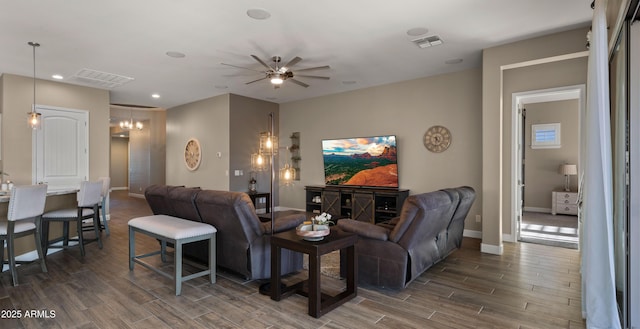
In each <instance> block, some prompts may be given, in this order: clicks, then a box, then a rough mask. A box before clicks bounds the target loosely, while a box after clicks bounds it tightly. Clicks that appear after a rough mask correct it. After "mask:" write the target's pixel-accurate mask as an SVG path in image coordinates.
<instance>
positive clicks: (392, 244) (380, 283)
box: [337, 186, 475, 290]
mask: <svg viewBox="0 0 640 329" xmlns="http://www.w3.org/2000/svg"><path fill="white" fill-rule="evenodd" d="M474 200H475V191H474V190H473V188H471V187H468V186H463V187H458V188H450V189H445V190H440V191H435V192H429V193H423V194H416V195H411V196H409V197H408V198H407V199H406V201H405V202H404V205H403V207H402V211H401V213H400V216H399V217H396V218H394V219H392V220H391V221H389V222H387V223H380V224H378V225H374V224H371V223H366V222H358V221H355V220H351V219H341V220H339V221H338V224H337V225H338V228H339V229H341V230H344V231H348V232H354V233H356V234H358V242H357V243H356V251H357V254H358V282H359V284H361V285H365V286H366V285H370V286H377V287H381V288H389V289H394V290H399V289H403V288H405V287H406V286H407V285H408V284H409V283H410V282H411V281H413V280H414V279H415V278H417V277H418V276H419V275H420V274H422V272H424V271H426V270H427V269H428V268H429V267H431V266H432V265H434V264H436V263H437V262H439V261H440V260H442V259H444V258H445V257H447V256H448V255H449V254H450V253H451V252H452V251H454V250H455V249H457V248H460V244H461V242H462V233H463V230H464V220H465V218H466V217H467V214H468V213H469V209H470V208H471V205H472V204H473V201H474ZM342 256H343V257H342V258H344V255H342ZM341 261H344V259H341Z"/></svg>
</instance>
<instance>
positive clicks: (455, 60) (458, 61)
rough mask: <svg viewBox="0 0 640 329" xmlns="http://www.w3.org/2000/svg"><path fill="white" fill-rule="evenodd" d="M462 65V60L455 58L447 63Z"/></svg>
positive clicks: (446, 62)
mask: <svg viewBox="0 0 640 329" xmlns="http://www.w3.org/2000/svg"><path fill="white" fill-rule="evenodd" d="M460 63H462V58H453V59H449V60H446V61H445V64H460Z"/></svg>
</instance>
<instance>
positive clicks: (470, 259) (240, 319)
mask: <svg viewBox="0 0 640 329" xmlns="http://www.w3.org/2000/svg"><path fill="white" fill-rule="evenodd" d="M149 213H150V211H149V208H148V207H147V205H146V202H145V201H144V200H142V199H136V198H128V197H126V193H124V192H122V191H118V192H113V193H112V200H111V221H110V223H111V225H110V227H111V236H109V237H104V249H102V250H99V249H98V247H97V245H96V244H95V243H94V244H90V245H88V246H87V255H86V257H84V258H81V257H80V255H79V251H78V250H75V249H71V250H65V251H62V252H58V253H55V254H52V255H49V256H48V257H47V265H48V267H49V273H46V274H44V273H40V272H39V266H38V265H37V264H30V265H25V266H23V267H22V268H20V269H19V276H20V280H21V282H22V284H21V285H19V286H17V287H12V286H11V276H10V275H9V273H8V272H4V273H3V274H2V275H1V276H0V311H2V314H0V315H4V316H5V318H1V319H0V328H154V329H160V328H187V327H188V328H372V327H378V328H584V327H585V323H584V321H583V320H582V318H581V312H580V273H579V251H577V250H571V249H565V248H554V247H549V246H543V245H535V244H527V243H519V244H510V243H505V245H504V249H505V252H504V254H503V255H501V256H496V255H489V254H482V253H480V252H479V245H480V241H479V240H476V239H465V241H464V244H463V248H462V249H460V250H458V251H456V252H454V253H453V254H452V255H450V256H449V257H448V258H447V259H446V260H444V261H442V262H441V263H439V264H437V265H435V266H433V267H432V268H431V269H429V270H427V271H426V272H425V273H424V274H423V275H422V276H420V277H419V278H417V279H416V280H415V281H414V282H412V283H411V284H410V285H409V286H408V287H407V288H406V289H405V290H402V291H386V290H378V289H374V288H365V287H360V288H359V289H358V296H357V297H356V298H355V299H353V300H351V301H349V302H347V303H346V304H345V305H343V306H341V307H339V308H337V309H335V310H333V311H331V312H330V313H328V314H326V315H324V316H322V317H321V318H319V319H315V318H313V317H310V316H308V315H307V312H306V310H307V300H306V298H304V297H301V296H297V295H294V296H290V297H288V298H287V299H285V300H283V301H280V302H274V301H272V300H270V299H269V298H268V297H267V296H263V295H260V294H259V293H258V286H259V284H260V282H243V281H242V280H241V279H240V278H238V277H236V276H234V275H232V274H228V273H224V272H219V274H218V280H217V283H216V284H214V285H209V284H207V283H206V281H205V279H203V278H199V279H196V280H193V281H189V282H187V283H185V284H184V287H183V294H182V296H179V297H176V296H174V294H173V290H172V288H171V281H170V280H168V279H166V278H164V277H162V276H160V275H158V274H156V273H154V272H152V271H149V270H147V269H145V268H143V267H141V266H136V268H135V270H134V271H133V272H130V271H129V269H128V262H127V256H128V243H127V241H128V236H127V221H128V220H129V219H131V218H133V217H136V216H141V215H146V214H149ZM145 238H146V237H144V236H138V239H137V240H136V241H137V246H138V248H139V249H138V252H141V251H151V250H154V249H155V248H156V246H157V243H156V241H155V240H153V239H150V238H148V239H145ZM149 259H150V258H149ZM157 263H159V261H157ZM305 275H306V273H305V272H301V273H299V274H297V275H294V276H292V277H289V278H288V280H291V281H293V280H295V279H298V278H299V277H301V276H305ZM322 279H323V288H324V287H326V288H327V289H328V290H329V291H332V290H333V291H338V290H339V289H341V288H342V286H343V282H342V281H339V280H336V279H332V278H328V277H324V276H323V278H322ZM11 310H19V311H20V312H21V313H22V314H21V316H20V318H18V319H8V318H6V316H8V315H9V316H10V315H12V314H10V313H11V312H10V311H11ZM33 311H38V312H35V313H34V312H33ZM54 313H55V314H54ZM13 315H15V312H14V313H13ZM27 315H32V316H31V317H27Z"/></svg>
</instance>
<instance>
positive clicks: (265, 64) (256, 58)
mask: <svg viewBox="0 0 640 329" xmlns="http://www.w3.org/2000/svg"><path fill="white" fill-rule="evenodd" d="M251 57H253V59H255V60H256V61H257V62H258V63H260V64H262V66H264V67H266V68H267V70H269V71H273V68H272V67H271V66H269V65H267V63H265V62H263V61H262V60H261V59H260V58H258V56H256V55H251Z"/></svg>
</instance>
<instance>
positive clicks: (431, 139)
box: [424, 126, 451, 153]
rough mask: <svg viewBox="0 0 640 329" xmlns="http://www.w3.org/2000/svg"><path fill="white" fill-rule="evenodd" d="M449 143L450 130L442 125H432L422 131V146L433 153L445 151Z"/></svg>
mask: <svg viewBox="0 0 640 329" xmlns="http://www.w3.org/2000/svg"><path fill="white" fill-rule="evenodd" d="M449 145H451V132H449V129H447V128H445V127H443V126H433V127H431V128H429V129H427V132H426V133H424V147H426V148H427V150H429V151H431V152H435V153H440V152H443V151H445V150H446V149H447V148H449Z"/></svg>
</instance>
